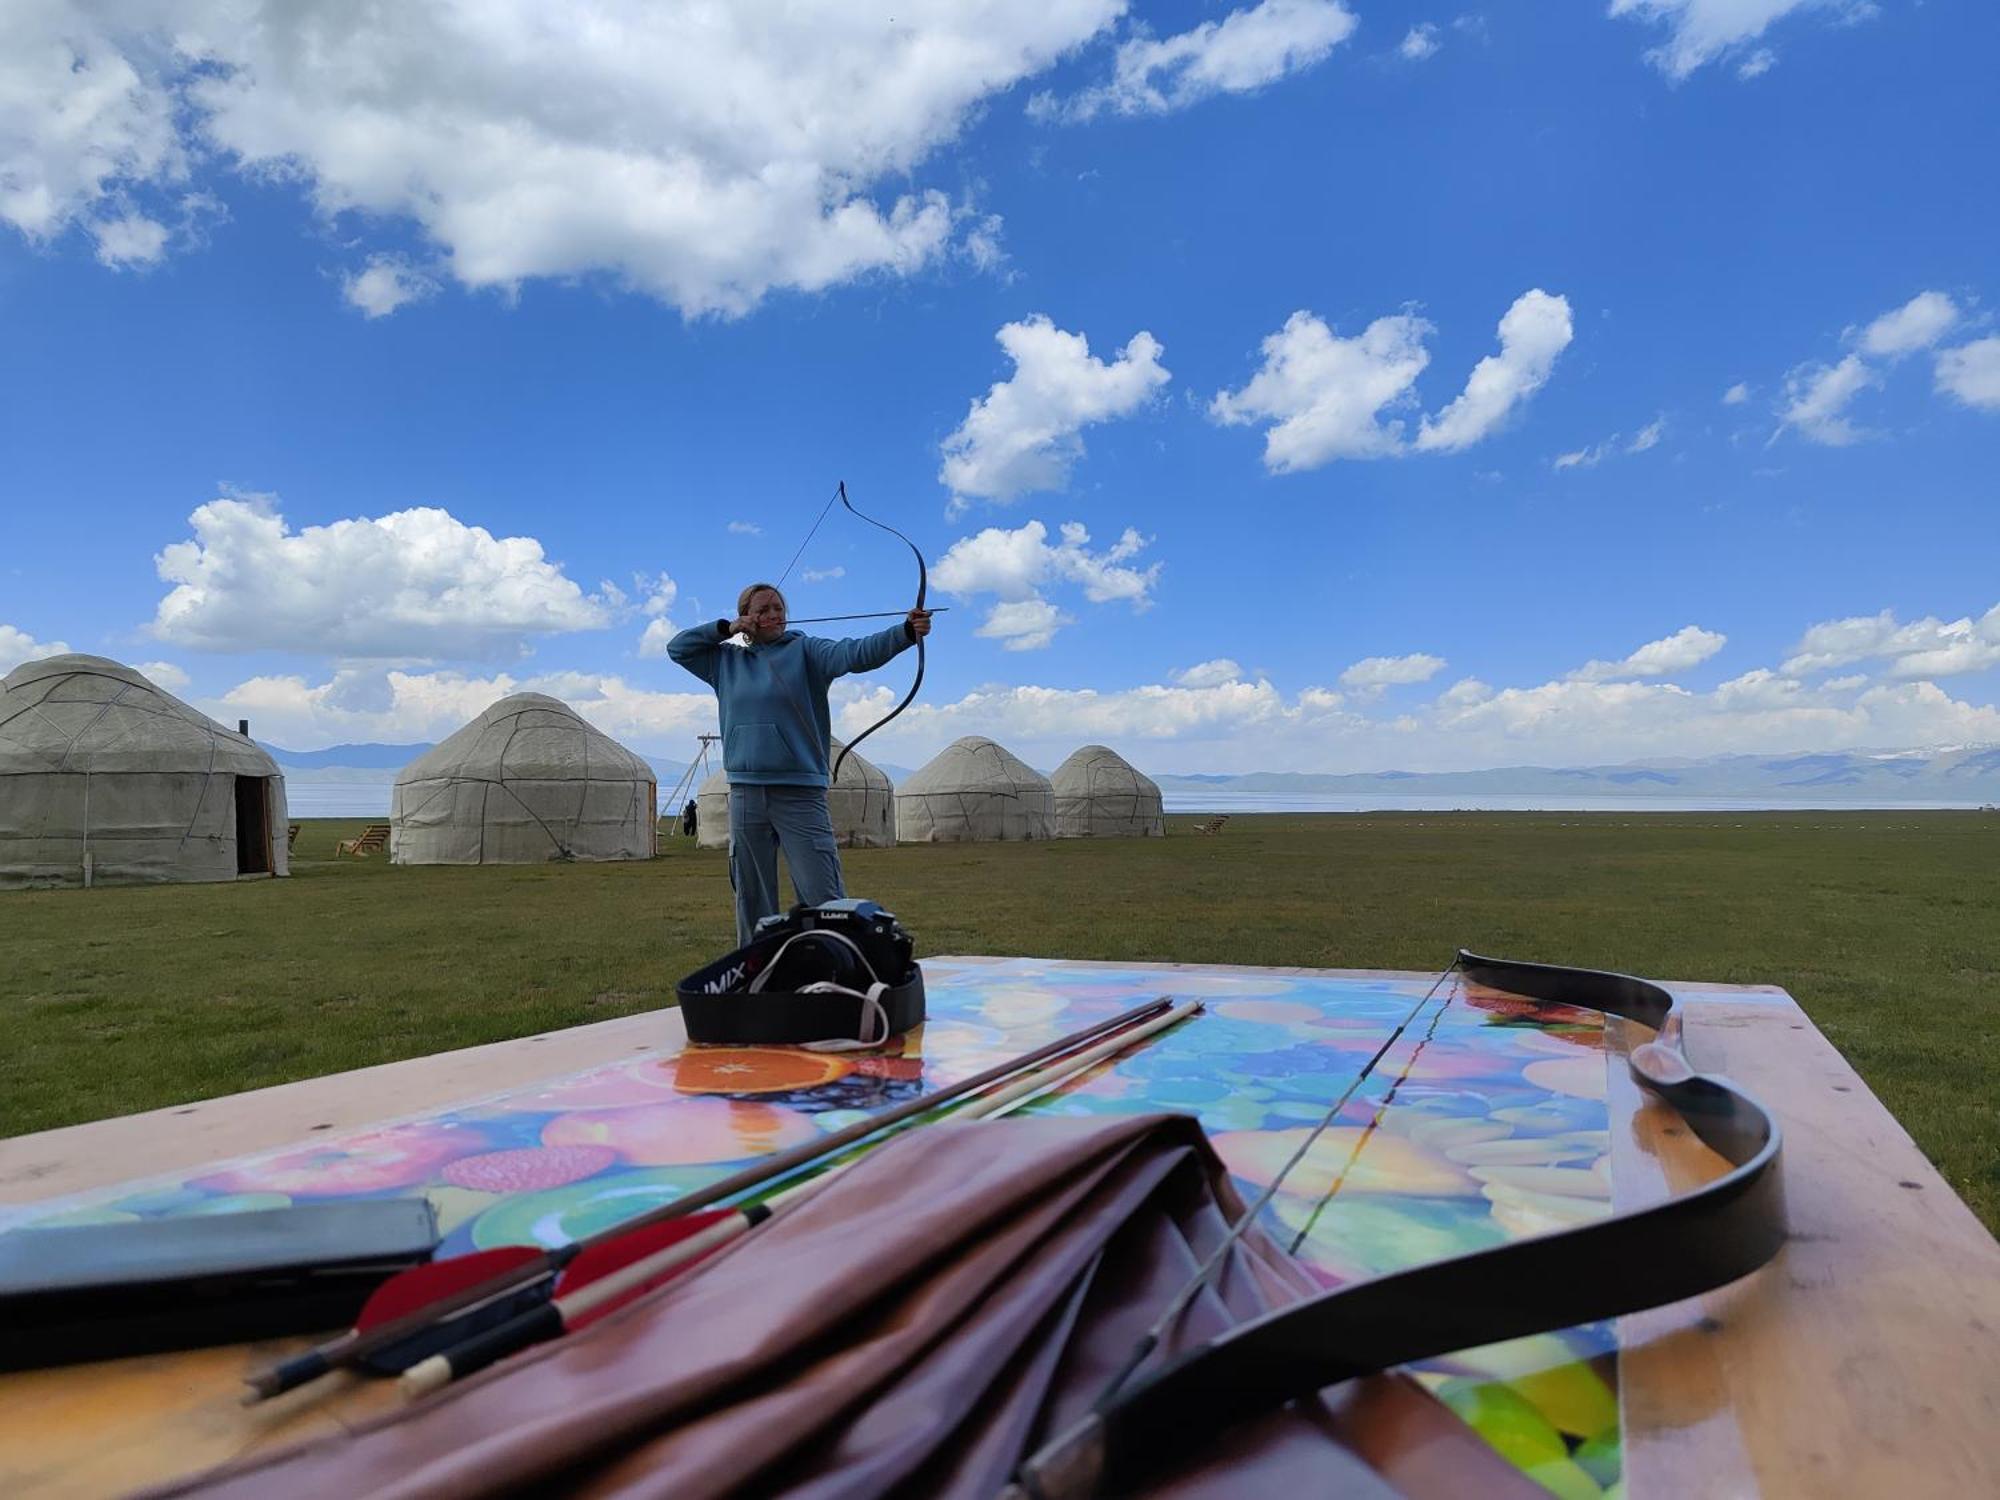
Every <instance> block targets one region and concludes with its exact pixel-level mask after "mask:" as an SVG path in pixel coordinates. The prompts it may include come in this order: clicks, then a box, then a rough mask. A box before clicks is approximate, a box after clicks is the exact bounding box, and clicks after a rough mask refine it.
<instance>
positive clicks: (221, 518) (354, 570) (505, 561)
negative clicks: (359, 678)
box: [151, 495, 622, 660]
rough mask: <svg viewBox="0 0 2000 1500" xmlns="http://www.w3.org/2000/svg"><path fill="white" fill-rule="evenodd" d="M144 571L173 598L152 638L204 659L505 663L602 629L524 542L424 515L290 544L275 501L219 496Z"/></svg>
mask: <svg viewBox="0 0 2000 1500" xmlns="http://www.w3.org/2000/svg"><path fill="white" fill-rule="evenodd" d="M188 524H189V525H190V527H192V529H193V531H194V537H193V539H192V540H189V541H184V542H176V543H174V544H173V545H171V546H169V547H167V548H165V549H164V550H162V551H161V552H160V553H159V554H158V555H157V556H156V557H155V558H154V565H155V567H156V568H157V570H158V572H159V575H160V577H161V579H162V580H163V581H165V582H167V583H170V584H172V585H173V588H172V589H171V590H170V591H169V592H168V593H167V595H166V597H165V598H163V599H162V600H161V601H160V604H159V607H158V609H157V611H156V612H155V614H154V617H153V622H152V627H151V629H152V633H153V634H154V635H155V636H156V637H158V638H159V639H161V640H163V641H171V642H173V643H174V644H176V645H180V646H189V647H193V648H195V649H197V650H203V651H252V650H278V651H302V652H309V653H312V654H314V655H320V654H332V655H338V656H342V657H348V658H355V659H367V658H375V659H384V658H397V659H406V660H421V659H435V658H439V657H445V658H490V657H499V656H517V655H521V654H524V653H525V651H526V649H527V638H528V637H530V636H533V635H542V634H551V633H557V632H563V631H572V630H595V629H599V628H601V627H603V626H605V625H608V624H609V623H611V618H612V614H613V611H614V609H615V607H616V602H617V600H619V599H622V595H621V596H616V598H615V599H614V598H613V597H610V596H607V595H603V594H600V595H597V596H588V595H586V594H585V593H584V592H583V590H582V589H581V588H579V587H578V586H577V585H576V584H575V583H574V582H572V581H571V580H570V579H569V578H568V577H566V576H565V575H564V573H563V571H562V569H561V567H560V566H559V565H557V564H556V563H553V562H551V561H549V560H548V558H547V557H545V556H544V555H543V552H542V546H541V543H539V542H538V541H536V540H535V539H534V538H533V537H495V536H494V535H493V534H492V533H491V532H488V531H487V530H485V529H484V528H483V527H479V526H468V525H466V524H465V523H464V522H462V521H460V520H458V519H457V518H456V517H454V516H452V515H451V513H450V512H448V511H444V510H439V509H436V508H432V507H423V508H419V509H414V510H402V511H396V512H393V513H391V514H389V515H385V516H378V517H358V518H355V519H352V520H343V521H335V522H332V523H331V524H329V525H325V526H307V527H304V528H303V529H301V530H299V531H296V532H295V531H293V530H292V529H291V528H290V527H289V526H288V525H287V524H286V522H285V518H284V517H283V516H282V515H281V514H279V512H278V510H277V507H276V503H275V497H272V496H237V495H228V496H224V497H223V498H221V499H219V500H211V501H209V502H208V503H207V504H206V505H203V506H200V507H198V508H197V509H196V510H195V512H194V513H193V514H192V515H191V516H189V517H188Z"/></svg>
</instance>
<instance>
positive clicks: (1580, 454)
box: [1552, 432, 1618, 470]
mask: <svg viewBox="0 0 2000 1500" xmlns="http://www.w3.org/2000/svg"><path fill="white" fill-rule="evenodd" d="M1617 445H1618V434H1617V433H1615V432H1614V433H1612V434H1611V436H1610V437H1608V438H1606V439H1605V440H1604V441H1603V442H1601V443H1593V444H1592V445H1591V446H1590V447H1588V448H1578V449H1576V450H1575V451H1574V452H1571V453H1558V454H1557V455H1556V456H1555V459H1554V461H1553V465H1552V466H1553V467H1554V468H1556V469H1557V470H1562V469H1594V468H1596V467H1597V466H1598V465H1599V464H1601V463H1603V462H1604V460H1605V459H1606V458H1607V457H1609V456H1610V453H1611V450H1612V449H1613V448H1615V447H1616V446H1617Z"/></svg>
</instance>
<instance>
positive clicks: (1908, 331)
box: [1861, 292, 1958, 359]
mask: <svg viewBox="0 0 2000 1500" xmlns="http://www.w3.org/2000/svg"><path fill="white" fill-rule="evenodd" d="M1957 321H1958V306H1957V304H1956V303H1954V302H1953V301H1952V300H1951V298H1949V297H1947V296H1946V295H1945V294H1944V293H1943V292H1919V293H1917V295H1916V296H1914V297H1912V298H1911V299H1910V300H1909V301H1908V302H1905V303H1904V304H1903V305H1902V306H1901V307H1898V308H1892V309H1891V310H1890V311H1888V312H1885V313H1883V314H1882V316H1881V317H1879V318H1877V319H1876V320H1875V321H1874V322H1872V323H1870V324H1869V325H1868V326H1867V327H1866V328H1864V329H1863V330H1862V331H1861V348H1862V351H1863V352H1864V353H1867V354H1876V355H1884V356H1887V357H1889V358H1892V359H1893V358H1895V357H1897V356H1899V355H1904V354H1914V353H1915V352H1916V351H1917V350H1919V349H1928V348H1929V347H1930V346H1931V345H1932V344H1935V343H1936V342H1937V341H1938V340H1939V339H1941V338H1943V337H1944V336H1945V334H1946V333H1948V332H1950V331H1951V327H1952V325H1953V324H1954V323H1956V322H1957Z"/></svg>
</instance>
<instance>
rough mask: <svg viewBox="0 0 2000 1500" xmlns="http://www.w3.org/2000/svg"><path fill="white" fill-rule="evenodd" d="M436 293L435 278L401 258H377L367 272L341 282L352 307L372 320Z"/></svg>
mask: <svg viewBox="0 0 2000 1500" xmlns="http://www.w3.org/2000/svg"><path fill="white" fill-rule="evenodd" d="M437 289H438V284H437V280H436V278H435V277H433V276H431V275H430V274H429V273H428V272H426V271H422V270H419V269H418V268H417V267H416V266H415V265H414V264H412V263H411V262H410V261H409V260H408V259H407V258H406V257H404V256H400V255H377V256H375V257H373V258H372V259H371V260H370V261H369V262H368V264H367V266H366V267H365V268H363V269H362V270H360V271H357V272H355V273H354V274H353V275H350V276H347V277H345V278H343V279H342V281H341V291H342V292H343V293H345V294H346V297H347V301H348V303H349V305H350V306H353V307H357V308H359V309H360V310H361V312H362V314H363V315H364V316H366V317H368V318H371V319H372V318H386V317H388V316H389V314H390V313H392V312H394V311H395V310H396V309H397V308H399V307H407V306H408V305H409V304H410V303H412V302H421V301H422V300H423V299H424V298H426V297H429V296H432V295H434V294H435V293H436V292H437Z"/></svg>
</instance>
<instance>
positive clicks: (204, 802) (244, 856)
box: [0, 656, 290, 887]
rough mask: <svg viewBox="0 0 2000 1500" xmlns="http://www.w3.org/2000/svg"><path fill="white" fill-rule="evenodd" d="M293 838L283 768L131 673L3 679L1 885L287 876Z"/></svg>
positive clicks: (35, 667) (45, 673) (107, 666)
mask: <svg viewBox="0 0 2000 1500" xmlns="http://www.w3.org/2000/svg"><path fill="white" fill-rule="evenodd" d="M285 834H286V811H285V778H284V777H283V776H282V775H280V774H279V772H278V766H277V762H275V761H274V760H272V759H271V757H270V756H268V755H266V754H265V753H264V752H263V751H262V750H261V749H259V748H258V747H257V745H256V744H254V743H253V742H252V741H251V740H250V739H249V738H248V737H247V736H245V735H241V734H235V733H232V732H231V731H230V730H228V729H225V728H223V726H222V725H220V724H218V723H216V722H215V720H213V719H211V718H209V717H208V715H207V714H204V713H200V712H198V711H196V710H195V709H192V708H189V707H188V706H187V704H185V703H183V702H181V701H180V699H178V698H176V697H174V696H173V694H171V693H168V692H164V691H162V690H161V689H160V688H158V687H156V686H155V685H154V684H153V683H151V682H149V681H147V680H146V679H145V678H144V677H142V676H141V675H140V674H139V673H137V672H135V671H133V670H132V669H131V668H130V667H125V666H120V665H119V664H118V663H117V662H115V661H107V660H106V659H105V658H104V657H101V656H51V657H49V658H47V659H46V660H43V661H31V662H26V663H24V664H23V665H21V666H18V667H16V668H15V669H14V670H13V671H12V672H9V673H8V674H7V676H6V677H5V678H4V679H0V887H7V886H26V885H99V884H102V885H111V884H120V885H129V884H138V883H141V882H146V881H165V880H234V879H236V878H237V877H238V876H240V875H284V874H288V873H290V861H289V860H288V858H287V857H286V851H285Z"/></svg>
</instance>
